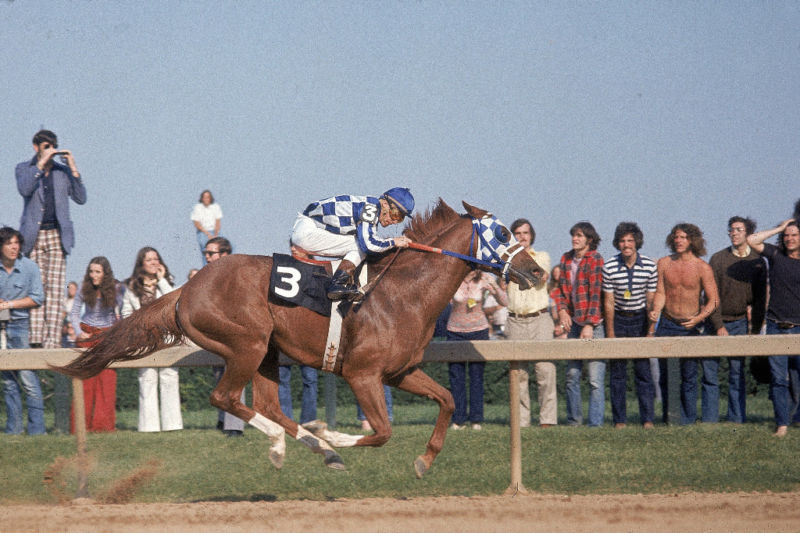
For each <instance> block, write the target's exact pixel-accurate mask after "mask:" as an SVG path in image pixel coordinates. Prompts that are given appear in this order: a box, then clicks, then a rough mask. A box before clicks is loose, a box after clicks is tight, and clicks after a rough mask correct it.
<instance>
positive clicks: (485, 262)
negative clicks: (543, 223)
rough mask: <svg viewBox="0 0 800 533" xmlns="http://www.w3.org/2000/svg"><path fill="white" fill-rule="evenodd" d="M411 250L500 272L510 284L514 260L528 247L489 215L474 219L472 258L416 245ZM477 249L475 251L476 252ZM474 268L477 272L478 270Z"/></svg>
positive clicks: (471, 245) (471, 243)
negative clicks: (438, 255) (510, 272)
mask: <svg viewBox="0 0 800 533" xmlns="http://www.w3.org/2000/svg"><path fill="white" fill-rule="evenodd" d="M504 230H505V231H504ZM476 236H477V239H476ZM512 240H513V243H512ZM476 241H477V242H476ZM408 247H409V248H413V249H415V250H421V251H423V252H433V253H438V254H442V255H449V256H450V257H456V258H458V259H461V260H463V261H466V262H468V263H470V264H472V265H481V266H485V267H487V268H490V269H492V270H499V271H500V273H501V274H502V276H503V279H505V281H506V282H507V281H508V278H509V271H510V270H511V261H513V259H514V257H515V256H516V255H517V254H518V253H519V252H521V251H522V250H524V247H523V246H522V245H521V244H520V243H518V242H516V239H514V238H513V237H512V236H511V235H510V234H508V230H507V229H506V228H505V227H504V226H503V225H502V223H501V222H500V221H499V220H497V218H496V217H495V216H493V215H492V214H490V213H487V214H486V215H484V216H483V217H481V218H476V217H472V235H471V236H470V239H469V255H465V254H461V253H458V252H454V251H452V250H443V249H441V248H436V247H434V246H428V245H426V244H420V243H416V242H412V243H410V244H409V245H408ZM473 248H474V250H475V251H474V252H473ZM472 268H473V269H474V268H475V266H473V267H472Z"/></svg>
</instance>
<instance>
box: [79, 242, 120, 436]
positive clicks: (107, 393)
mask: <svg viewBox="0 0 800 533" xmlns="http://www.w3.org/2000/svg"><path fill="white" fill-rule="evenodd" d="M121 307H122V284H121V283H119V282H118V281H117V280H116V279H114V272H113V271H112V270H111V264H110V263H109V262H108V259H106V258H105V257H103V256H98V257H93V258H92V260H91V261H89V265H88V266H87V267H86V274H85V275H84V276H83V283H82V285H81V287H80V290H79V291H77V292H76V293H75V297H74V300H73V303H72V308H71V309H70V322H71V323H72V328H73V330H74V331H75V346H77V347H78V348H91V347H92V346H94V345H95V344H96V343H97V341H96V338H97V337H96V336H95V335H96V334H97V333H100V332H101V331H103V330H105V329H108V328H110V327H111V326H112V325H114V323H115V322H116V321H117V320H119V313H120V308H121ZM81 309H83V314H81ZM83 398H84V403H85V408H86V429H87V430H88V431H114V425H115V423H116V403H117V373H116V372H115V371H114V370H111V369H110V368H106V369H105V370H103V371H102V372H100V373H99V374H98V375H96V376H95V377H93V378H89V379H85V380H83ZM70 427H71V429H72V432H73V433H74V432H75V420H74V413H72V416H71V417H70Z"/></svg>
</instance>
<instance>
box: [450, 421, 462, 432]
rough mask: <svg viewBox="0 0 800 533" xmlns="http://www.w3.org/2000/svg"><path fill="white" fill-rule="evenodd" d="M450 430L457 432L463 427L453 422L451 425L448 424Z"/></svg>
mask: <svg viewBox="0 0 800 533" xmlns="http://www.w3.org/2000/svg"><path fill="white" fill-rule="evenodd" d="M450 429H452V430H453V431H459V430H462V429H464V426H463V425H459V424H456V423H455V422H453V423H452V424H450Z"/></svg>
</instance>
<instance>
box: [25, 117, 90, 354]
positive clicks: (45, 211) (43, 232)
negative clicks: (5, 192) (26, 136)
mask: <svg viewBox="0 0 800 533" xmlns="http://www.w3.org/2000/svg"><path fill="white" fill-rule="evenodd" d="M33 150H34V152H36V155H34V157H33V158H32V159H30V160H29V161H23V162H22V163H20V164H18V165H17V168H16V178H17V190H18V191H19V193H20V194H21V195H22V199H23V202H24V207H23V210H22V219H21V220H20V233H21V234H22V237H23V238H22V239H21V241H22V242H23V243H24V244H23V246H22V253H23V254H24V255H26V256H28V257H30V258H31V259H32V260H33V261H34V262H35V263H36V264H37V265H38V266H39V269H40V270H41V273H42V285H43V286H44V296H45V301H44V305H42V306H41V307H37V308H36V309H34V310H33V311H32V312H31V317H30V320H31V323H30V343H31V346H32V347H43V348H57V347H59V346H60V345H61V317H62V314H61V306H62V302H63V301H64V286H65V285H66V276H67V274H66V273H67V261H66V256H67V254H69V252H70V250H72V245H73V244H74V242H75V236H74V233H73V229H72V221H71V220H70V217H69V199H70V198H72V200H73V201H74V202H75V203H76V204H84V203H86V187H84V185H83V181H82V179H81V174H80V172H78V167H77V166H76V165H75V158H74V157H73V156H72V152H71V151H69V150H59V149H58V138H57V137H56V134H55V133H53V132H52V131H49V130H40V131H38V132H37V133H36V135H34V136H33ZM56 157H58V158H59V159H60V162H59V161H56V159H55V158H56Z"/></svg>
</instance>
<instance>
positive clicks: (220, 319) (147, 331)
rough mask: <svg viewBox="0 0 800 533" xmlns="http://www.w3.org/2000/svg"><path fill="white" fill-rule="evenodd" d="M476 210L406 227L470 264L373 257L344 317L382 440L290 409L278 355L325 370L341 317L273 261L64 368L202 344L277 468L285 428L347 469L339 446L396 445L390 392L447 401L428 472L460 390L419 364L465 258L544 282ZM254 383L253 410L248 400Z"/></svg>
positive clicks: (172, 297)
mask: <svg viewBox="0 0 800 533" xmlns="http://www.w3.org/2000/svg"><path fill="white" fill-rule="evenodd" d="M464 207H465V208H466V210H467V214H466V215H459V214H458V213H456V212H455V211H454V210H453V209H452V208H450V207H449V206H448V205H447V204H445V203H444V201H442V200H441V199H440V200H439V202H438V203H437V205H436V206H435V207H434V208H433V209H431V210H428V212H426V213H425V214H424V215H421V214H417V215H415V216H414V217H413V218H412V219H411V220H410V222H409V223H408V224H407V226H406V228H405V229H404V231H403V233H404V234H405V235H407V236H408V237H409V238H411V239H412V240H413V241H415V242H417V243H421V244H424V245H428V246H430V247H436V248H437V249H442V250H446V251H451V252H453V253H454V254H455V255H459V254H460V255H461V256H463V258H459V257H454V256H453V255H442V254H431V253H424V252H421V251H417V250H402V251H400V252H398V253H396V254H390V255H384V256H380V257H379V258H377V259H369V260H368V263H369V272H370V273H369V282H368V286H369V285H372V287H371V288H370V290H369V292H367V294H366V296H365V298H364V299H363V300H362V301H361V302H359V303H357V304H354V305H352V306H350V307H349V308H348V309H347V311H346V313H345V315H344V318H343V321H342V333H341V341H340V350H339V354H340V357H341V360H342V362H341V364H340V365H337V367H336V373H337V374H340V375H341V376H342V377H343V378H344V379H345V380H346V381H347V383H348V384H349V385H350V387H351V388H352V390H353V393H354V394H355V397H356V399H357V400H358V402H359V404H361V407H362V409H363V410H364V414H365V415H366V417H367V420H368V421H369V423H370V425H371V426H372V428H373V431H374V433H373V434H370V435H347V434H344V433H339V432H335V431H331V430H329V429H327V428H326V427H325V425H324V424H323V423H321V422H312V423H309V424H306V425H305V426H299V425H297V424H296V423H295V422H293V421H292V420H291V419H289V418H287V417H286V416H284V415H283V413H282V412H281V409H280V404H279V401H278V352H279V351H282V352H283V353H285V354H287V355H288V356H289V357H291V358H292V359H294V360H296V361H297V362H299V363H302V364H304V365H309V366H313V367H316V368H321V366H322V359H323V353H324V351H325V348H326V346H325V343H326V339H327V332H328V324H329V320H330V319H329V318H328V317H325V316H322V315H320V314H317V313H315V312H313V311H310V310H308V309H305V308H302V307H298V306H289V305H286V304H285V303H282V302H281V301H280V300H278V299H276V298H275V297H274V296H270V295H269V294H268V292H269V282H270V270H271V268H272V258H271V257H264V256H250V255H230V256H227V257H224V258H222V259H220V260H219V261H215V262H213V263H210V264H208V265H207V266H205V267H204V268H203V269H202V270H201V271H200V272H199V273H198V274H197V275H195V276H194V277H193V278H192V279H191V280H190V281H189V282H188V283H186V285H184V286H183V287H181V288H179V289H177V290H175V291H173V292H171V293H169V294H166V295H165V296H162V297H161V298H159V299H158V300H156V301H155V302H153V303H152V304H150V305H148V306H145V307H143V308H142V309H140V310H139V311H136V312H134V313H133V314H132V315H131V316H129V317H128V318H126V319H124V320H122V321H120V322H119V323H117V324H116V325H115V326H113V327H112V328H111V329H109V330H107V331H106V332H104V333H102V334H101V336H100V340H99V342H98V344H97V345H95V346H94V347H93V348H91V349H89V350H87V351H86V352H84V353H83V354H82V355H81V356H79V357H78V358H77V359H75V360H74V361H72V362H71V363H69V364H68V365H66V366H65V367H60V368H55V370H59V371H61V372H64V373H66V374H69V375H72V376H75V377H80V378H86V377H89V376H93V375H96V374H97V373H99V372H100V371H101V370H102V369H104V368H105V367H107V366H108V365H109V364H111V363H112V362H114V361H125V360H131V359H137V358H141V357H145V356H146V355H149V354H151V353H153V352H155V351H157V350H160V349H163V348H166V347H168V346H173V345H176V344H179V343H180V342H182V340H183V339H184V338H188V339H191V340H192V341H194V342H195V343H196V344H197V345H198V346H200V347H202V348H204V349H206V350H208V351H210V352H213V353H215V354H218V355H219V356H220V357H222V358H223V359H224V360H225V365H226V369H225V373H224V375H223V376H222V379H220V381H219V383H218V384H217V386H216V388H215V389H214V391H213V392H212V393H211V404H212V405H213V406H215V407H218V408H220V409H224V410H225V411H227V412H229V413H232V414H234V415H236V416H237V417H239V418H241V419H242V420H246V421H247V422H248V423H250V424H251V425H252V426H254V427H256V428H258V429H260V430H261V431H263V432H264V433H266V434H267V436H268V437H269V438H270V441H271V446H270V460H271V461H272V463H273V465H275V466H276V467H277V468H280V467H281V465H282V464H283V458H284V455H285V441H284V435H285V433H288V434H289V435H290V436H291V437H293V438H295V439H297V440H299V441H301V442H303V443H304V444H305V445H307V446H308V447H310V448H311V449H312V450H313V451H314V452H315V453H319V454H321V455H323V456H324V458H325V464H327V465H328V466H330V467H332V468H339V469H344V465H343V463H342V460H341V457H340V456H339V454H338V453H336V451H335V450H334V447H342V446H381V445H383V444H384V443H386V441H388V440H389V437H390V436H391V426H390V423H389V419H388V415H387V411H386V404H385V400H384V395H383V384H384V383H386V384H388V385H391V386H394V387H397V388H399V389H401V390H405V391H408V392H411V393H414V394H417V395H420V396H425V397H427V398H430V399H433V400H435V401H436V402H438V404H439V416H438V418H437V420H436V426H435V428H434V430H433V434H432V435H431V438H430V440H429V441H428V444H427V449H426V451H425V453H424V454H423V455H421V456H419V457H418V458H417V459H416V460H415V461H414V468H415V471H416V474H417V476H418V477H421V476H422V475H423V474H424V473H425V472H426V471H427V470H428V469H429V468H430V467H431V465H432V463H433V460H434V459H435V457H436V456H437V454H438V453H439V452H440V451H441V449H442V446H443V445H444V439H445V435H446V433H447V427H448V424H449V422H450V417H451V415H452V413H453V410H454V403H453V397H452V395H451V394H450V392H449V391H448V390H447V389H446V388H444V387H442V386H441V385H439V384H438V383H436V382H435V381H434V380H433V379H431V378H430V377H428V376H427V375H426V374H425V373H424V372H422V370H420V368H419V366H418V365H419V364H420V362H421V361H422V356H423V351H424V350H425V347H426V346H427V344H428V343H429V342H430V340H431V338H432V336H433V331H434V326H435V324H436V319H437V317H438V316H439V314H440V313H441V312H442V311H443V310H444V308H445V307H446V306H447V304H448V302H449V301H450V298H451V297H452V296H453V294H454V293H455V292H456V289H457V288H458V286H459V284H460V283H461V281H462V280H463V279H464V277H465V276H466V275H467V273H468V272H469V270H470V268H471V267H474V265H470V262H469V261H465V260H463V259H464V258H466V259H468V260H469V259H470V258H471V257H476V258H477V259H478V262H481V261H480V260H481V259H483V261H482V263H483V265H481V266H480V268H488V267H487V266H486V264H487V262H493V263H497V262H499V265H500V266H502V265H504V264H505V265H507V266H506V269H505V271H506V272H507V274H508V275H509V277H510V279H511V280H513V281H515V282H516V283H518V284H519V285H520V287H521V288H523V289H525V288H529V287H531V286H533V284H535V283H538V282H539V281H540V280H541V277H542V274H543V271H542V269H541V268H540V267H539V266H538V265H537V264H536V263H535V261H534V260H533V259H532V258H531V256H530V254H527V253H517V252H519V251H520V250H521V245H519V243H517V242H516V240H515V239H514V237H513V236H512V235H511V233H510V232H509V231H508V229H507V228H506V227H505V226H503V225H502V223H500V222H499V221H498V220H497V219H496V218H495V217H493V216H492V215H491V214H489V213H487V211H485V210H482V209H478V208H475V207H472V206H470V205H469V204H467V203H464ZM487 260H488V261H487ZM376 278H379V279H376ZM373 282H374V283H373ZM265 354H266V355H265ZM250 380H252V381H253V408H252V409H251V408H250V407H248V406H247V405H245V404H244V403H242V402H240V395H241V392H242V389H243V388H244V387H245V385H246V384H247V383H248V382H249V381H250Z"/></svg>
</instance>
